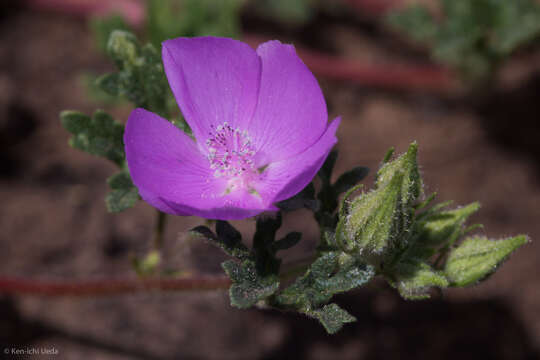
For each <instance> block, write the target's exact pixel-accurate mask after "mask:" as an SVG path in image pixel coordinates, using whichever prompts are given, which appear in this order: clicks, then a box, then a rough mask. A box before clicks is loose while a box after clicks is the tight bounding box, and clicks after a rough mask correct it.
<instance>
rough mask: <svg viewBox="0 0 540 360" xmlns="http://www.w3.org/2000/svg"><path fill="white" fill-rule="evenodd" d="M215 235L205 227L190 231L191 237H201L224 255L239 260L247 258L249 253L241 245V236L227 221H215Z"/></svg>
mask: <svg viewBox="0 0 540 360" xmlns="http://www.w3.org/2000/svg"><path fill="white" fill-rule="evenodd" d="M216 232H217V235H216V234H214V233H213V232H212V230H210V229H209V228H207V227H206V226H197V227H196V228H194V229H192V230H190V234H191V235H192V236H197V237H202V238H204V239H206V240H208V241H210V242H211V243H213V244H214V245H216V246H218V247H219V248H221V249H222V250H223V251H224V252H225V253H227V254H228V255H230V256H233V257H235V258H237V259H240V260H245V259H247V258H249V256H250V251H249V250H248V248H247V247H246V246H245V245H244V244H243V243H242V235H241V234H240V232H239V231H238V230H236V229H235V228H234V227H233V226H232V225H231V224H229V223H228V222H227V221H222V220H218V221H216Z"/></svg>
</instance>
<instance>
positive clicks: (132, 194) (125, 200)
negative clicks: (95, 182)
mask: <svg viewBox="0 0 540 360" xmlns="http://www.w3.org/2000/svg"><path fill="white" fill-rule="evenodd" d="M107 183H108V184H109V187H110V188H111V192H109V193H108V194H107V196H106V198H105V203H106V204H107V210H109V212H121V211H124V210H126V209H129V208H130V207H132V206H134V205H135V204H136V203H137V201H138V200H139V199H140V197H139V192H138V190H137V188H136V187H135V185H133V181H132V180H131V177H130V176H129V173H128V171H127V170H122V171H121V172H119V173H116V174H114V175H113V176H111V177H110V178H108V179H107Z"/></svg>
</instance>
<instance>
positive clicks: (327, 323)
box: [272, 251, 375, 333]
mask: <svg viewBox="0 0 540 360" xmlns="http://www.w3.org/2000/svg"><path fill="white" fill-rule="evenodd" d="M374 274H375V273H374V271H373V268H372V267H371V266H368V265H365V264H363V263H361V262H359V261H358V260H357V259H355V258H353V257H351V256H350V255H347V254H345V253H343V252H339V251H333V252H327V253H322V254H321V256H319V257H318V258H317V260H315V262H314V263H313V264H312V265H311V266H310V268H309V269H308V270H307V272H306V273H305V274H304V275H303V276H302V277H300V278H298V279H297V280H296V282H295V283H293V284H292V285H290V286H289V287H287V288H286V289H284V290H283V291H282V292H280V293H279V294H277V295H276V296H274V298H273V299H272V305H274V306H276V307H278V308H281V309H294V310H296V311H299V312H302V313H304V314H306V315H308V316H311V317H315V318H317V319H318V320H319V321H321V323H322V324H323V325H324V327H325V328H326V329H327V331H328V332H329V333H334V332H336V331H338V330H339V329H340V328H341V327H342V326H343V324H344V323H347V322H351V321H354V320H355V319H354V317H352V316H351V315H349V314H348V313H347V312H346V311H344V310H342V309H340V308H339V307H338V306H337V305H336V304H331V305H329V306H325V304H326V303H327V302H328V301H330V299H331V298H332V297H333V296H334V295H335V294H338V293H342V292H346V291H349V290H352V289H355V288H357V287H360V286H362V285H364V284H365V283H367V282H368V281H369V280H370V279H371V278H372V277H373V275H374ZM333 313H334V314H339V316H336V317H333V316H332V314H333Z"/></svg>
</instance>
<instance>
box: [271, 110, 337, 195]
mask: <svg viewBox="0 0 540 360" xmlns="http://www.w3.org/2000/svg"><path fill="white" fill-rule="evenodd" d="M340 121H341V118H339V117H338V118H336V119H335V120H334V121H332V122H331V123H330V125H328V128H327V129H326V131H325V132H324V134H323V135H322V136H321V137H320V138H319V139H318V140H317V141H316V143H315V144H313V146H311V147H309V148H308V149H307V150H305V151H304V152H302V153H301V154H299V155H297V156H294V157H291V158H289V159H285V160H281V161H279V162H275V163H271V164H270V165H269V166H268V168H267V169H266V170H265V174H266V177H265V179H264V181H263V184H262V186H261V187H260V189H261V190H260V191H261V194H262V195H263V197H271V198H272V199H273V200H272V202H274V203H275V202H278V201H282V200H285V199H289V198H291V197H292V196H294V195H296V194H297V193H299V192H300V191H301V190H302V189H303V188H305V187H306V186H307V185H308V184H309V183H310V182H311V181H312V180H313V177H315V175H316V174H317V172H318V171H319V169H320V168H321V166H322V164H323V163H324V160H325V159H326V157H327V156H328V154H329V153H330V150H332V147H333V146H334V145H335V144H336V142H337V139H336V130H337V128H338V126H339V123H340Z"/></svg>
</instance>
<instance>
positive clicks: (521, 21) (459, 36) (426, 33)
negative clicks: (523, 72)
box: [388, 0, 540, 81]
mask: <svg viewBox="0 0 540 360" xmlns="http://www.w3.org/2000/svg"><path fill="white" fill-rule="evenodd" d="M441 5H442V10H443V12H444V17H443V18H442V19H435V18H434V17H433V16H432V15H431V14H430V12H429V10H428V9H427V8H425V7H423V6H421V5H414V6H411V7H409V8H406V9H404V10H397V11H395V12H393V13H391V14H390V15H389V16H388V22H389V24H390V25H391V26H393V27H394V28H396V29H397V30H399V31H402V32H405V33H406V34H408V35H409V36H410V37H411V38H412V39H413V40H415V41H418V42H421V43H424V44H427V45H428V46H430V47H431V49H432V56H433V57H434V58H435V59H436V60H437V61H439V62H441V63H444V64H447V65H449V66H451V67H454V68H456V69H458V70H460V71H461V72H462V73H463V75H464V77H465V78H466V79H468V80H471V81H478V80H489V76H490V75H491V74H492V72H493V71H494V70H495V69H496V68H497V66H498V65H499V64H500V62H501V61H502V60H503V59H504V58H505V57H506V56H508V55H509V54H511V53H512V52H513V51H514V50H516V49H517V48H518V47H521V46H523V45H526V44H527V43H529V42H531V41H532V40H535V39H537V38H538V36H539V35H540V5H539V4H538V3H536V2H535V1H534V0H512V1H507V0H441Z"/></svg>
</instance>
